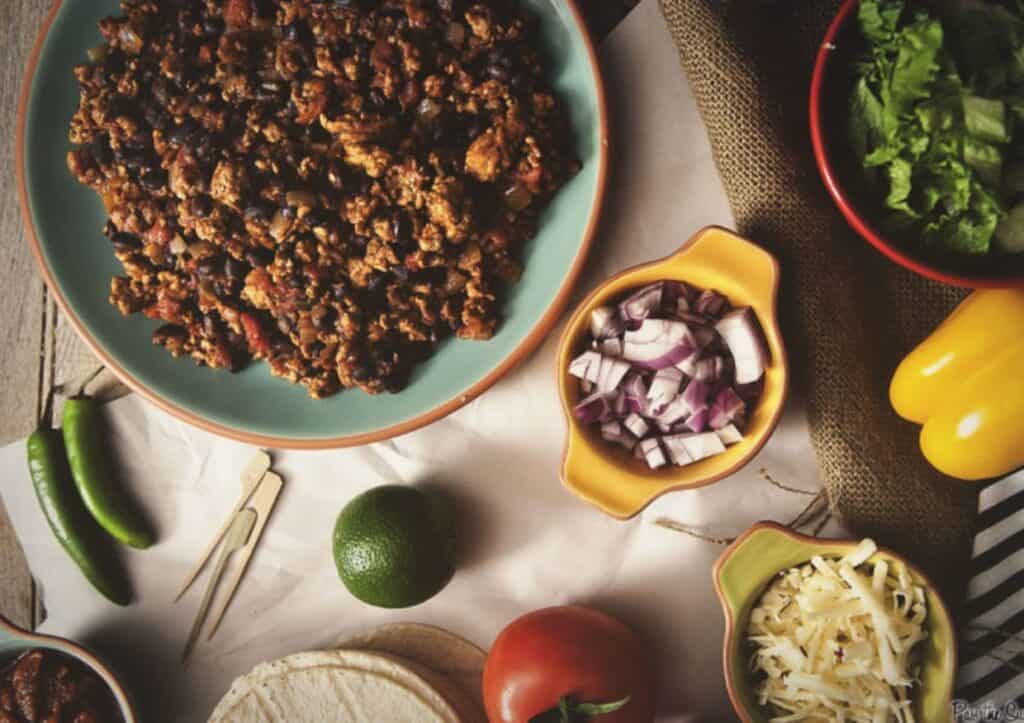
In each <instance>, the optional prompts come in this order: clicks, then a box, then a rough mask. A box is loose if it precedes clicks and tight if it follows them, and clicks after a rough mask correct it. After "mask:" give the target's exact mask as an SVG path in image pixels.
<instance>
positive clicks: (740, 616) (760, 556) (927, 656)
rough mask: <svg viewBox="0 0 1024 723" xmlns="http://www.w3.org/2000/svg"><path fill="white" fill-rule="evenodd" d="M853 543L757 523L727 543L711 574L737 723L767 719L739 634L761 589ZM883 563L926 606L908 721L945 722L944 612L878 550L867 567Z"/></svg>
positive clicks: (950, 648) (949, 623) (952, 657)
mask: <svg viewBox="0 0 1024 723" xmlns="http://www.w3.org/2000/svg"><path fill="white" fill-rule="evenodd" d="M858 544H859V541H856V540H824V539H819V538H816V537H808V536H806V535H801V534H799V533H797V532H793V531H792V530H790V529H789V528H788V527H783V526H782V525H778V524H776V523H774V522H759V523H758V524H756V525H754V526H753V527H751V528H750V529H749V530H747V532H745V533H744V534H743V535H741V536H740V537H739V538H738V539H737V540H736V541H735V542H733V543H732V544H731V545H730V546H729V547H728V548H727V549H726V550H725V552H723V553H722V556H721V557H720V558H718V561H717V562H716V563H715V568H714V578H715V590H716V591H717V593H718V598H719V600H720V601H721V603H722V609H723V611H724V613H725V642H724V644H723V651H722V665H723V669H724V673H725V683H726V688H727V689H728V691H729V699H730V701H731V702H732V707H733V708H734V709H735V711H736V715H737V716H739V718H740V720H741V721H743V723H767V722H768V720H769V718H770V715H769V712H768V710H767V709H766V708H763V707H761V706H760V705H759V704H758V702H757V699H756V698H755V697H754V692H753V685H752V683H753V678H752V676H751V674H750V673H749V671H748V668H747V661H748V655H747V651H746V647H745V641H744V635H743V631H744V630H745V629H746V624H747V619H748V618H749V616H750V611H751V610H752V609H753V607H754V605H755V604H756V603H757V601H758V599H760V597H761V595H762V593H763V592H764V590H765V588H767V587H768V585H769V584H770V583H771V581H772V580H773V579H774V578H775V577H776V575H778V573H779V572H781V571H782V570H788V569H789V568H791V567H796V566H799V565H803V564H804V563H806V562H808V561H810V559H811V558H812V557H814V556H815V555H823V556H827V557H831V556H835V557H841V556H843V555H846V554H847V553H849V552H851V551H852V550H854V549H855V548H856V547H857V545H858ZM878 560H885V561H887V562H889V563H890V564H891V565H902V566H904V567H905V568H906V569H907V571H908V572H909V573H910V576H911V578H912V579H913V580H914V582H915V584H917V585H920V586H921V587H923V588H924V590H925V596H926V598H927V602H928V623H927V624H928V637H927V639H926V640H925V641H923V642H922V643H921V645H923V646H924V647H923V649H922V658H921V680H922V686H921V688H920V689H919V690H918V691H916V695H915V696H914V716H915V719H916V720H919V721H929V723H947V721H949V722H951V715H950V713H951V711H952V703H953V683H954V679H955V677H956V667H957V666H956V659H957V653H956V632H955V630H956V629H955V628H954V626H953V619H952V617H951V616H950V614H949V609H948V608H947V607H946V604H945V603H944V602H943V601H942V598H941V597H940V596H939V593H938V592H937V591H936V589H935V586H934V585H933V584H932V583H931V581H929V580H928V578H927V577H925V576H924V575H923V574H922V573H921V572H920V571H919V570H918V569H917V568H915V567H914V566H913V565H911V564H910V563H909V562H907V560H906V559H904V558H903V557H901V556H899V555H897V554H896V553H894V552H891V551H889V550H884V549H879V550H878V552H876V553H875V555H874V556H873V557H872V558H871V559H870V560H868V562H869V563H872V562H876V561H878Z"/></svg>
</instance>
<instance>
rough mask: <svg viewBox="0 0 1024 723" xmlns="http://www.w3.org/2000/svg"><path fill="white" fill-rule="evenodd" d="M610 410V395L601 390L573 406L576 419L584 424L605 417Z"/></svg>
mask: <svg viewBox="0 0 1024 723" xmlns="http://www.w3.org/2000/svg"><path fill="white" fill-rule="evenodd" d="M609 411H610V409H609V406H608V397H607V396H605V395H604V394H603V393H601V392H594V393H593V394H591V395H590V396H589V397H587V398H586V399H584V400H583V401H581V402H580V403H579V404H577V405H576V406H575V407H573V413H574V414H575V415H576V419H578V420H580V421H581V422H583V423H584V424H591V423H593V422H597V421H600V420H602V419H604V418H605V417H607V415H608V413H609Z"/></svg>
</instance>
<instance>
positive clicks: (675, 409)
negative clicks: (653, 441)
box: [654, 394, 690, 427]
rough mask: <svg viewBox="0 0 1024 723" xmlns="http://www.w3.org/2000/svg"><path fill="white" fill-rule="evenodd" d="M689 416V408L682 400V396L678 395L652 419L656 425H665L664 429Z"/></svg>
mask: <svg viewBox="0 0 1024 723" xmlns="http://www.w3.org/2000/svg"><path fill="white" fill-rule="evenodd" d="M689 414H690V407H689V406H687V404H686V400H685V399H683V395H682V394H680V395H679V396H678V397H676V398H675V399H673V400H672V401H671V402H669V404H668V405H667V406H666V407H665V408H664V409H662V410H661V412H659V413H658V414H656V415H654V419H655V421H656V422H657V423H658V424H662V425H665V426H666V427H669V426H671V425H672V424H673V423H674V422H678V421H679V420H680V419H682V418H683V417H686V416H687V415H689Z"/></svg>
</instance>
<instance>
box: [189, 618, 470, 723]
mask: <svg viewBox="0 0 1024 723" xmlns="http://www.w3.org/2000/svg"><path fill="white" fill-rule="evenodd" d="M485 658H486V654H485V653H484V651H482V650H481V649H480V648H478V647H476V646H475V645H473V644H472V643H470V642H468V641H466V640H463V639H462V638H460V637H458V636H457V635H454V634H452V633H449V632H448V631H446V630H442V629H440V628H435V627H430V626H427V625H415V624H400V625H388V626H385V627H382V628H378V629H376V630H374V631H371V632H370V633H367V634H365V635H361V636H359V637H355V638H348V639H346V640H343V641H341V642H340V643H339V644H338V646H337V648H336V649H332V650H318V651H312V652H308V653H298V654H296V655H290V656H288V657H286V658H281V659H280V660H276V661H273V662H269V663H261V664H260V665H258V666H256V667H255V668H254V669H253V670H252V671H251V672H250V673H248V674H247V675H244V676H242V677H241V678H238V679H237V680H235V682H234V683H232V685H231V688H230V690H228V692H227V695H225V696H224V698H223V699H222V700H221V701H220V703H219V704H218V705H217V707H216V709H215V710H214V711H213V714H212V715H211V716H210V720H209V723H282V722H284V721H287V723H485V716H484V713H483V702H482V699H481V695H482V693H481V687H480V680H481V676H482V674H483V667H484V660H485Z"/></svg>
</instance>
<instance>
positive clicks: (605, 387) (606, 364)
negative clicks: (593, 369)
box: [597, 356, 630, 392]
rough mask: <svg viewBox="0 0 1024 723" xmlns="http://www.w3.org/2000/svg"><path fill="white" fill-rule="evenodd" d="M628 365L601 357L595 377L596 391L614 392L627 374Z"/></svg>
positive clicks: (617, 360) (620, 360) (624, 362)
mask: <svg viewBox="0 0 1024 723" xmlns="http://www.w3.org/2000/svg"><path fill="white" fill-rule="evenodd" d="M629 370H630V366H629V363H628V362H626V361H623V360H622V359H613V358H611V357H607V356H602V357H601V362H600V368H599V371H598V375H597V391H599V392H614V391H615V390H616V389H618V388H619V384H621V383H622V380H623V379H625V378H626V375H627V374H629Z"/></svg>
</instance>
